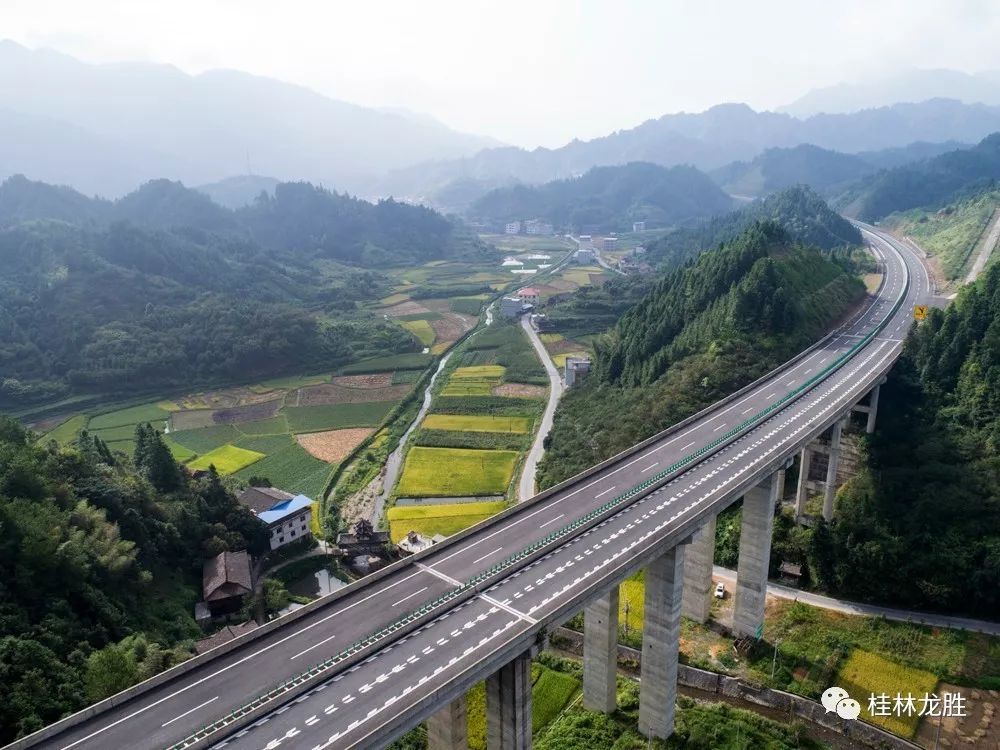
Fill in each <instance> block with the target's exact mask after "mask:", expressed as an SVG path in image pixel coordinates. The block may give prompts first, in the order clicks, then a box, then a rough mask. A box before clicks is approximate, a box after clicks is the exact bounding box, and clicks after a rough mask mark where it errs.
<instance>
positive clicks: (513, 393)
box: [493, 383, 549, 398]
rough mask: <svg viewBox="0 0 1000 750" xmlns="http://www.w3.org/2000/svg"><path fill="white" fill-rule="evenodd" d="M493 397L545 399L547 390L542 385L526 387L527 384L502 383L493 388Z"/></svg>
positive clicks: (547, 393)
mask: <svg viewBox="0 0 1000 750" xmlns="http://www.w3.org/2000/svg"><path fill="white" fill-rule="evenodd" d="M493 395H494V396H510V397H514V398H545V397H546V396H548V395H549V389H548V388H546V387H545V386H544V385H528V384H527V383H504V384H503V385H498V386H495V387H494V388H493Z"/></svg>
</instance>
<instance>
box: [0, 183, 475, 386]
mask: <svg viewBox="0 0 1000 750" xmlns="http://www.w3.org/2000/svg"><path fill="white" fill-rule="evenodd" d="M483 252H485V251H484V250H483V246H482V245H481V243H479V241H478V240H476V239H474V238H472V237H470V236H467V235H462V234H460V233H459V232H458V231H457V230H456V229H455V228H454V227H453V225H452V224H451V223H449V222H448V221H447V220H445V219H444V218H443V217H441V216H440V215H438V214H435V213H434V212H432V211H429V210H427V209H423V208H419V207H413V206H406V205H403V204H400V203H395V202H392V201H384V202H382V203H379V204H375V205H373V204H370V203H365V202H364V201H360V200H356V199H354V198H349V197H346V196H338V195H336V194H334V193H330V192H327V191H325V190H322V189H319V188H315V187H313V186H311V185H308V184H305V183H294V184H281V185H278V186H277V188H276V192H275V196H274V197H266V198H264V199H262V200H260V201H258V202H257V203H256V204H255V205H254V206H252V207H248V208H245V209H243V210H241V211H239V212H233V211H229V210H228V209H224V208H222V207H221V206H217V205H216V204H214V203H212V202H211V201H210V200H209V199H208V198H207V197H206V196H205V195H203V194H201V193H198V192H196V191H193V190H188V189H186V188H184V187H183V186H182V185H180V184H179V183H172V182H168V181H166V180H161V181H157V182H151V183H148V184H146V185H144V186H143V187H142V188H140V189H139V190H137V191H135V192H134V193H131V194H130V195H128V196H126V197H125V198H122V199H121V200H119V201H117V202H115V203H108V202H106V201H100V200H90V199H87V198H86V197H84V196H82V195H80V194H79V193H75V192H73V191H71V190H68V189H66V188H55V187H52V186H49V185H42V184H40V183H32V182H29V181H27V180H24V179H23V178H12V179H10V180H8V181H7V182H5V183H4V184H3V185H2V186H0V266H2V267H3V268H4V273H3V275H2V276H0V404H4V405H20V404H24V403H28V402H37V401H41V400H46V399H51V398H54V397H58V396H61V395H65V394H66V393H69V392H70V391H77V392H81V391H82V392H102V391H107V390H111V389H113V390H114V391H116V392H117V393H118V394H121V393H127V392H129V391H136V390H146V391H148V390H152V389H157V388H164V387H171V386H180V385H183V386H185V387H187V386H190V385H193V384H196V383H213V382H220V381H231V380H233V379H234V378H238V379H241V380H244V381H245V380H246V379H249V378H260V377H267V376H269V375H274V374H282V373H287V372H291V371H297V372H301V371H303V370H307V369H310V368H323V367H332V366H336V365H339V364H343V363H346V362H348V361H351V360H353V359H357V358H360V357H362V356H365V355H372V354H376V353H380V354H385V353H391V352H399V351H406V350H410V349H413V348H414V347H416V342H415V341H414V340H413V338H412V337H411V336H409V335H408V334H407V333H406V332H405V331H404V330H402V329H401V328H400V327H398V326H395V325H392V324H391V323H388V322H386V321H383V320H381V319H379V318H375V317H373V316H371V315H370V314H364V313H362V312H361V311H359V310H357V307H358V304H359V303H360V302H363V301H367V300H372V299H375V298H378V297H379V296H382V295H384V294H386V293H387V290H388V288H389V286H390V282H389V281H388V280H387V279H386V278H385V277H384V276H383V275H382V274H380V273H379V272H377V271H375V270H371V269H369V268H368V266H369V265H373V264H380V265H392V264H400V263H412V262H424V261H426V260H430V259H433V258H439V257H445V256H449V257H453V256H455V255H463V254H466V255H468V254H471V255H475V254H480V253H483Z"/></svg>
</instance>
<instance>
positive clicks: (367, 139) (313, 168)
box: [0, 41, 498, 197]
mask: <svg viewBox="0 0 1000 750" xmlns="http://www.w3.org/2000/svg"><path fill="white" fill-rule="evenodd" d="M0 103H2V104H0V165H2V170H3V173H2V174H0V177H6V176H9V175H11V174H17V173H19V172H20V173H24V174H25V175H27V176H28V177H30V178H32V179H36V180H43V181H45V182H54V183H59V184H69V185H72V186H73V187H75V188H76V189H78V190H81V191H82V192H85V193H89V194H100V195H104V196H107V197H117V196H119V195H122V194H123V193H125V192H126V191H128V190H129V189H131V188H132V187H134V186H135V185H136V184H138V183H141V182H144V181H146V180H150V179H154V178H160V177H165V178H169V179H174V180H182V181H184V182H185V183H187V184H195V185H196V184H201V183H209V182H214V181H217V180H220V179H223V178H226V177H229V176H232V175H235V174H244V173H246V172H248V171H251V170H252V171H254V172H257V173H260V174H267V175H271V176H273V177H275V178H277V179H282V180H310V181H313V182H318V183H324V184H327V185H330V186H332V187H336V188H338V189H340V190H344V189H351V190H355V191H356V190H357V189H358V187H359V186H361V185H362V184H364V183H367V182H368V181H370V180H371V179H372V178H373V177H374V176H376V175H379V174H381V173H383V172H385V171H387V170H391V169H397V168H402V167H405V166H408V165H411V164H415V163H417V162H420V161H424V160H426V159H428V158H431V159H443V158H452V157H458V156H463V155H470V154H473V153H475V152H476V151H478V150H480V149H481V148H483V147H485V146H495V145H497V144H498V142H497V141H495V140H493V139H489V138H484V137H480V136H474V135H467V134H463V133H458V132H455V131H453V130H450V129H448V128H447V127H445V126H444V125H442V124H440V123H438V122H436V121H434V120H433V119H431V118H426V117H420V116H417V115H414V114H413V113H402V114H401V113H398V112H385V111H379V110H375V109H367V108H364V107H359V106H357V105H354V104H348V103H346V102H342V101H337V100H335V99H331V98H328V97H325V96H322V95H320V94H318V93H316V92H314V91H311V90H309V89H307V88H303V87H301V86H296V85H292V84H288V83H283V82H280V81H276V80H272V79H268V78H262V77H259V76H253V75H249V74H247V73H241V72H237V71H233V70H212V71H208V72H205V73H202V74H200V75H196V76H192V75H188V74H186V73H184V72H182V71H180V70H178V69H177V68H174V67H172V66H169V65H159V64H149V63H118V64H108V65H93V64H88V63H84V62H81V61H79V60H76V59H74V58H72V57H68V56H66V55H63V54H59V53H56V52H52V51H48V50H29V49H27V48H25V47H22V46H20V45H18V44H15V43H14V42H10V41H0Z"/></svg>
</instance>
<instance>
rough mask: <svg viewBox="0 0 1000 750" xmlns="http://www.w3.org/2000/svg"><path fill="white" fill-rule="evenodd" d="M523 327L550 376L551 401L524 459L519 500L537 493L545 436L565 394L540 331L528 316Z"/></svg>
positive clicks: (523, 321) (522, 319)
mask: <svg viewBox="0 0 1000 750" xmlns="http://www.w3.org/2000/svg"><path fill="white" fill-rule="evenodd" d="M521 327H522V328H523V329H524V332H525V333H526V334H527V335H528V338H529V339H531V345H532V346H533V347H535V353H536V354H537V355H538V358H539V359H540V360H542V364H543V365H544V366H545V372H546V373H547V374H548V376H549V401H548V403H547V404H545V412H544V413H543V414H542V421H541V424H540V425H539V427H538V431H537V432H536V433H535V441H534V442H533V443H532V444H531V450H529V451H528V455H527V456H526V457H525V459H524V470H523V471H522V472H521V484H520V486H519V487H518V492H517V499H518V502H522V503H523V502H524V501H525V500H527V499H528V498H530V497H533V496H534V494H535V471H536V470H537V469H538V462H539V461H540V460H541V459H542V454H543V453H545V438H546V436H547V435H548V434H549V432H550V431H551V430H552V417H553V415H555V413H556V406H557V405H558V404H559V399H560V398H562V394H563V382H562V378H561V377H560V376H559V370H557V369H556V366H555V363H554V362H553V361H552V357H550V356H549V353H548V351H546V349H545V345H544V344H543V343H542V340H541V339H540V338H539V337H538V332H537V331H536V330H535V329H534V328H533V327H532V325H531V322H530V321H529V320H528V318H527V317H523V318H521Z"/></svg>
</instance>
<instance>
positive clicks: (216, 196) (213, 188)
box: [195, 174, 281, 209]
mask: <svg viewBox="0 0 1000 750" xmlns="http://www.w3.org/2000/svg"><path fill="white" fill-rule="evenodd" d="M279 182H281V180H276V179H274V178H273V177H262V176H260V175H255V174H245V175H237V176H235V177H227V178H226V179H224V180H219V181H218V182H210V183H209V184H207V185H199V186H198V187H196V188H195V190H197V191H198V192H199V193H204V194H205V195H207V196H208V197H209V198H211V199H212V200H213V201H215V202H216V203H218V204H219V205H220V206H225V207H226V208H234V209H235V208H243V206H249V205H250V204H251V203H253V202H254V200H256V199H257V196H259V195H260V194H261V193H267V194H268V195H271V196H273V195H274V188H275V186H276V185H277V184H278V183H279Z"/></svg>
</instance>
